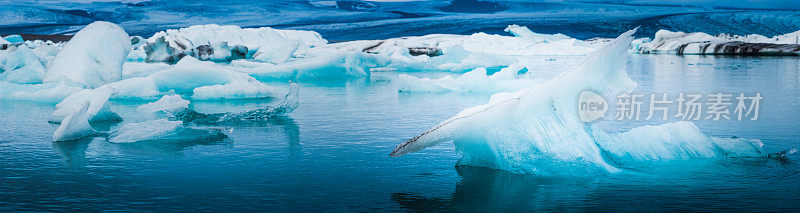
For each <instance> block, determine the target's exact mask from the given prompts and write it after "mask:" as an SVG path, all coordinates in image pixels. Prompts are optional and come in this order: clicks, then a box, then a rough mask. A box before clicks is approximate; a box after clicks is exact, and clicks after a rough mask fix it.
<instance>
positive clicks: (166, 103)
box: [136, 95, 189, 115]
mask: <svg viewBox="0 0 800 213" xmlns="http://www.w3.org/2000/svg"><path fill="white" fill-rule="evenodd" d="M186 108H189V101H187V100H184V99H183V98H181V96H180V95H165V96H164V97H161V99H158V101H155V102H152V103H148V104H144V105H141V106H139V107H138V108H136V109H137V110H138V111H140V112H145V113H154V112H165V113H167V114H169V115H171V114H174V113H177V112H179V111H181V110H183V109H186Z"/></svg>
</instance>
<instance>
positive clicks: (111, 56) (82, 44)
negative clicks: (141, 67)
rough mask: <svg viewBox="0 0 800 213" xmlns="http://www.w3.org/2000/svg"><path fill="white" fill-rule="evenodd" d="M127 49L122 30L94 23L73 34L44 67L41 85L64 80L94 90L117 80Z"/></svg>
mask: <svg viewBox="0 0 800 213" xmlns="http://www.w3.org/2000/svg"><path fill="white" fill-rule="evenodd" d="M130 50H131V42H130V39H129V38H128V34H127V33H125V30H123V29H122V28H121V27H119V26H117V25H116V24H112V23H109V22H103V21H97V22H94V23H92V24H89V25H87V26H86V27H84V28H83V29H81V30H80V31H78V33H75V36H73V37H72V39H71V40H70V41H69V42H67V43H66V44H65V45H64V48H63V49H62V50H61V51H60V52H59V53H58V55H56V57H55V59H53V61H51V62H50V63H49V64H48V65H47V72H46V73H45V76H44V82H60V81H66V82H69V83H75V84H78V85H82V86H87V87H90V88H97V87H100V86H102V85H103V84H106V83H110V82H114V81H118V80H120V79H121V77H122V63H123V62H124V61H125V58H126V57H127V55H128V52H129V51H130Z"/></svg>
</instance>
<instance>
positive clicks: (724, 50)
mask: <svg viewBox="0 0 800 213" xmlns="http://www.w3.org/2000/svg"><path fill="white" fill-rule="evenodd" d="M639 53H643V54H647V53H666V54H687V55H689V54H699V55H800V31H796V32H792V33H788V34H784V35H777V36H774V37H771V38H770V37H766V36H762V35H756V34H752V35H746V36H738V35H728V34H720V35H717V36H712V35H709V34H706V33H702V32H696V33H684V32H671V31H669V30H659V31H658V32H656V35H655V38H654V39H653V41H652V42H649V43H644V44H642V45H640V46H639Z"/></svg>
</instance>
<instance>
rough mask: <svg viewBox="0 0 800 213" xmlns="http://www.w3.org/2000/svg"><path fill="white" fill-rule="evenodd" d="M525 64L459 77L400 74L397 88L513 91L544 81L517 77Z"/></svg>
mask: <svg viewBox="0 0 800 213" xmlns="http://www.w3.org/2000/svg"><path fill="white" fill-rule="evenodd" d="M523 68H524V66H522V65H521V64H519V63H515V64H512V65H511V66H509V67H506V68H503V69H501V70H500V71H498V72H496V73H494V74H492V75H486V68H483V67H481V68H477V69H475V70H472V71H470V72H467V73H464V74H462V75H460V76H458V77H457V78H453V77H451V76H445V77H442V78H439V79H429V78H422V79H420V78H417V77H414V76H410V75H406V74H400V76H398V79H397V81H398V84H397V90H398V91H400V92H444V91H482V92H513V91H517V90H520V89H522V88H527V87H531V86H533V85H536V84H540V83H542V82H543V80H541V79H526V78H517V73H518V72H519V71H520V70H522V69H523Z"/></svg>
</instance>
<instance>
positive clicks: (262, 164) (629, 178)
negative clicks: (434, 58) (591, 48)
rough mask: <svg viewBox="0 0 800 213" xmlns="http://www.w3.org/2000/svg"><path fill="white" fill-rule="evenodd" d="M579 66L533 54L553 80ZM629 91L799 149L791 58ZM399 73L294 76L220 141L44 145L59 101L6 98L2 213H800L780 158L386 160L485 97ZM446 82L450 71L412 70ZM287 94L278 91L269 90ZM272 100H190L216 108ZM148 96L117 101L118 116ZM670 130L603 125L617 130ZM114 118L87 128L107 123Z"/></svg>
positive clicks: (712, 128)
mask: <svg viewBox="0 0 800 213" xmlns="http://www.w3.org/2000/svg"><path fill="white" fill-rule="evenodd" d="M578 59H579V57H557V58H555V60H544V59H543V60H542V61H543V62H542V65H541V66H537V67H535V68H532V69H531V70H530V71H531V72H533V73H535V74H536V75H537V76H540V77H543V78H550V77H553V76H555V75H556V74H558V73H560V72H561V71H563V70H564V69H566V68H567V67H569V66H570V65H571V64H572V63H574V62H576V61H577V60H578ZM627 67H628V72H629V73H630V75H631V76H632V77H633V78H634V79H635V80H636V81H637V82H638V84H639V87H637V89H636V91H635V92H639V93H642V94H649V93H653V92H656V93H663V92H667V93H671V94H674V93H677V92H686V93H690V92H696V93H702V94H708V93H711V92H725V93H740V92H744V93H753V92H760V93H761V95H762V96H763V97H764V99H763V101H762V103H761V110H760V118H759V119H758V120H756V121H749V120H747V121H700V122H697V125H698V126H699V127H700V128H701V129H702V130H703V131H704V132H706V133H708V134H709V135H712V136H717V137H732V136H737V137H743V138H753V139H761V140H762V141H763V142H764V144H765V147H766V148H767V150H768V151H770V152H778V151H781V150H785V149H789V148H800V140H798V138H800V131H798V126H800V58H797V57H704V56H674V55H630V60H629V62H628V66H627ZM397 75H398V73H395V72H379V73H378V72H376V73H373V74H372V76H370V77H368V78H360V79H349V80H335V81H329V82H320V81H300V82H299V86H300V88H299V94H300V105H299V108H297V110H295V111H294V112H293V113H291V114H290V115H289V116H288V117H286V118H283V119H278V120H272V121H268V122H246V123H234V124H226V125H221V126H220V127H223V128H228V129H230V131H231V132H230V133H229V134H228V135H229V136H230V137H229V138H227V139H223V140H212V141H192V142H186V143H174V142H160V141H152V142H137V143H128V144H115V143H109V142H107V141H105V138H102V137H97V138H90V139H84V140H79V141H71V142H51V138H52V134H53V131H54V130H55V129H56V127H57V125H55V124H50V123H47V120H48V116H49V115H50V113H52V112H53V110H54V103H37V102H24V101H0V108H1V109H2V116H0V127H2V128H0V198H1V199H0V211H40V210H52V211H98V210H103V211H117V210H121V211H177V210H186V211H219V210H221V209H227V210H231V211H292V212H305V211H323V212H342V211H345V212H351V211H514V212H523V211H674V210H689V211H726V210H727V211H732V210H738V211H796V210H797V209H798V207H800V202H798V198H800V196H798V195H800V184H798V181H800V165H799V164H798V162H797V161H798V160H800V159H798V157H797V156H790V157H789V158H788V159H782V160H777V159H709V160H659V161H647V162H642V163H640V164H636V165H635V166H631V167H630V168H624V169H623V170H622V171H621V172H618V173H602V174H587V175H586V176H579V177H576V176H541V175H536V174H513V173H509V172H504V171H499V170H493V169H486V168H477V167H467V166H459V167H456V166H455V162H456V161H457V159H458V158H459V155H458V154H457V153H456V152H455V150H454V146H453V144H452V143H445V144H442V145H439V146H436V147H431V148H429V149H426V150H423V151H420V152H417V153H413V154H409V155H405V156H402V157H399V158H390V157H389V155H388V154H389V152H390V151H391V150H392V149H393V148H394V147H395V146H396V145H397V144H399V143H400V142H402V141H405V140H406V139H408V138H410V137H413V136H416V135H417V134H419V133H420V132H422V131H425V130H427V129H428V128H430V127H431V126H433V125H435V124H437V123H438V122H441V121H443V120H445V119H447V118H449V117H451V116H452V115H454V114H455V113H457V112H459V111H461V110H462V109H464V108H466V107H470V106H474V105H478V104H483V103H486V102H487V100H488V98H489V96H490V95H491V94H488V93H398V92H397V91H396V82H394V81H393V80H394V79H395V78H396V76H397ZM412 75H444V73H412ZM271 84H281V85H285V83H282V82H271ZM278 101H279V100H275V99H259V100H248V101H196V102H193V103H192V107H193V108H194V109H195V110H198V111H201V112H225V111H238V110H245V109H250V108H253V107H256V106H260V105H264V104H274V103H276V102H278ZM142 103H144V102H133V101H113V102H112V108H113V109H114V110H115V111H116V112H118V113H119V114H120V115H122V117H124V118H125V121H124V122H138V121H144V120H148V119H151V118H149V117H148V116H151V115H142V114H140V113H137V112H136V107H137V106H138V105H140V104H142ZM665 122H667V121H660V120H657V121H639V122H635V121H612V120H603V121H600V122H599V123H598V124H599V125H601V126H603V127H604V128H605V129H607V130H610V131H624V130H628V129H630V128H633V127H636V126H641V125H644V124H659V123H665ZM114 125H119V124H105V125H97V126H95V127H96V128H98V129H108V128H110V127H112V126H114Z"/></svg>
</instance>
